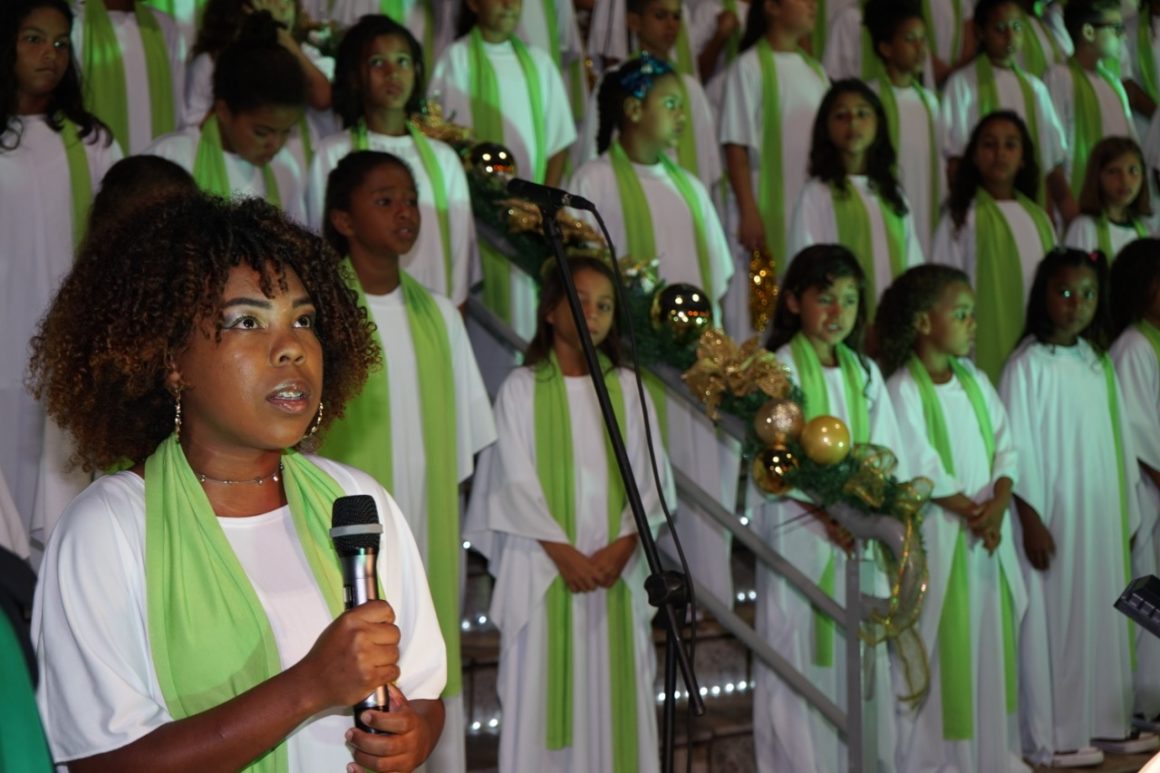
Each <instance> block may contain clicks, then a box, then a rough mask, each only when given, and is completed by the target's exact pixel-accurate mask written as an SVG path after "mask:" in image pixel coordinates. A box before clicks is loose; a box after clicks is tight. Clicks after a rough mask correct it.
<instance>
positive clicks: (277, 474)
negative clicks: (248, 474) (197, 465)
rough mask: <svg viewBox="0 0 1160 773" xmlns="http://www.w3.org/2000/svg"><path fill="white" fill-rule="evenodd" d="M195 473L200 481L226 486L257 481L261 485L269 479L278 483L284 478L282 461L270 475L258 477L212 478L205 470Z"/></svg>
mask: <svg viewBox="0 0 1160 773" xmlns="http://www.w3.org/2000/svg"><path fill="white" fill-rule="evenodd" d="M193 474H194V475H196V476H197V481H198V483H221V484H223V485H226V486H232V485H234V484H235V483H256V484H257V485H259V486H261V485H262V484H263V483H265V482H266V481H268V480H269V481H273V482H274V483H277V482H278V481H280V480H282V463H281V462H278V469H276V470H274V471H273V472H272V473H270V474H269V475H261V476H259V477H257V478H246V479H244V480H227V479H225V478H211V477H210V476H208V475H206V474H205V473H203V472H196V471H195V472H194V473H193Z"/></svg>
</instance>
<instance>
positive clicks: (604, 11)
mask: <svg viewBox="0 0 1160 773" xmlns="http://www.w3.org/2000/svg"><path fill="white" fill-rule="evenodd" d="M629 4H630V0H593V4H592V16H591V21H589V23H588V29H589V35H588V51H589V53H590V54H592V56H593V57H595V58H597V59H598V60H599V66H600V69H607V68H609V67H614V66H615V65H617V64H619V63H621V62H623V61H625V60H627V59H629V58H630V57H631V56H633V54H634V53H636V52H637V51H639V50H640V48H641V45H642V44H641V41H640V39H639V38H638V37H637V34H636V33H635V32H634V31H633V30H631V29H628V28H626V27H625V25H624V24H623V23H621V21H620V20H621V19H623V18H625V14H626V13H627V12H628V6H629ZM678 5H679V10H678V11H677V13H676V16H675V17H673V16H672V15H671V14H666V15H667V16H668V17H669V19H670V20H671V21H674V22H676V37H675V38H674V39H673V42H672V45H671V46H670V47H669V49H668V50H666V51H665V54H664V58H665V59H668V60H670V61H671V62H672V63H673V67H675V68H676V70H677V72H679V73H680V74H681V75H689V76H691V77H693V78H699V77H700V73H699V61H698V59H697V58H696V55H697V52H699V51H700V50H701V48H702V46H703V42H704V41H705V40H706V39H707V38H708V37H709V36H711V35H712V32H711V31H710V30H701V31H700V35H699V36H698V37H697V38H696V39H694V36H693V30H692V29H691V24H692V22H693V19H694V17H693V15H692V13H691V12H690V9H691V8H693V7H695V5H696V4H691V3H687V2H684V0H682V2H680V3H679V4H678ZM697 18H702V17H697Z"/></svg>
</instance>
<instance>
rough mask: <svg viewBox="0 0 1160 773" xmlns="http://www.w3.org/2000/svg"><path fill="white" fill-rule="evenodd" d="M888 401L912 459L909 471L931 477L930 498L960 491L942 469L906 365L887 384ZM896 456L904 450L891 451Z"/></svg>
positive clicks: (918, 396) (953, 480)
mask: <svg viewBox="0 0 1160 773" xmlns="http://www.w3.org/2000/svg"><path fill="white" fill-rule="evenodd" d="M886 389H887V391H888V392H889V393H890V402H891V404H892V405H893V407H894V415H895V418H896V419H897V421H898V430H899V432H900V433H901V434H902V437H904V438H907V439H908V442H907V443H906V446H907V447H906V449H905V450H906V451H907V452H908V454H909V455H910V456H911V457H912V463H911V472H912V473H913V474H914V475H923V476H925V477H927V478H930V480H931V483H933V484H934V490H933V491H932V492H931V496H932V497H935V498H937V497H949V496H951V495H953V494H957V493H959V492H961V491H963V486H962V484H960V483H959V481H958V479H956V478H955V476H954V475H953V474H951V473H949V472H947V470H946V468H945V467H944V466H943V463H942V458H941V457H940V456H939V454H938V450H937V449H936V448H935V447H934V446H933V445H932V444H931V442H930V439H929V437H928V436H927V431H926V419H925V418H924V417H923V410H922V397H921V395H920V394H919V392H918V386H917V385H916V384H915V383H914V379H913V378H912V377H911V376H910V373H909V372H908V371H907V369H906V366H905V365H904V366H903V367H901V368H899V369H898V371H897V372H896V373H894V374H893V375H892V376H891V377H890V380H889V381H887V382H886ZM892 450H894V451H895V454H896V455H897V454H899V453H901V452H902V450H903V449H892Z"/></svg>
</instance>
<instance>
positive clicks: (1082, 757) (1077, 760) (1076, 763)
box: [1051, 746, 1104, 768]
mask: <svg viewBox="0 0 1160 773" xmlns="http://www.w3.org/2000/svg"><path fill="white" fill-rule="evenodd" d="M1103 761H1104V753H1103V752H1102V751H1100V750H1099V749H1097V748H1096V747H1094V746H1085V747H1083V748H1082V749H1076V750H1075V751H1070V752H1056V753H1055V754H1053V755H1052V757H1051V767H1053V768H1093V767H1095V766H1096V765H1100V764H1102V763H1103Z"/></svg>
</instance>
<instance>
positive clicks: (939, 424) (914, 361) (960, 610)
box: [907, 357, 1018, 741]
mask: <svg viewBox="0 0 1160 773" xmlns="http://www.w3.org/2000/svg"><path fill="white" fill-rule="evenodd" d="M950 365H951V371H952V372H953V373H954V376H955V378H957V379H958V380H959V383H960V384H961V385H962V387H963V391H964V392H966V395H967V399H968V400H969V401H970V403H971V410H972V413H974V415H975V421H976V423H977V424H978V426H979V434H980V435H981V436H982V438H983V447H984V449H985V450H986V453H987V460H988V465H990V466H991V467H992V469H993V468H994V467H993V466H994V463H995V431H994V429H993V426H992V424H991V414H990V413H989V412H988V410H987V401H986V398H984V396H983V390H982V389H981V388H980V387H979V382H978V381H977V380H976V379H975V376H974V374H973V373H971V371H970V370H969V369H968V368H967V367H966V366H964V365H963V364H962V363H961V362H959V361H958V360H957V359H955V358H953V357H952V358H951V359H950ZM907 368H908V369H909V370H910V375H911V377H912V378H913V379H914V383H915V384H916V385H917V386H918V394H919V397H920V398H921V399H922V415H923V419H924V421H925V423H926V435H927V438H928V439H929V440H930V442H931V445H933V446H934V448H935V450H936V451H938V455H939V459H940V460H941V461H942V465H943V468H944V469H945V470H946V471H947V473H949V474H951V475H954V474H955V458H954V450H953V446H952V442H951V437H950V433H949V432H948V431H947V424H946V417H945V415H944V412H943V407H942V402H941V401H940V400H939V398H938V394H937V393H936V392H935V388H934V382H933V381H932V380H931V378H930V374H929V373H927V370H926V368H925V367H923V364H922V362H921V361H920V360H919V359H918V358H917V357H911V359H910V362H909V363H907ZM967 561H968V552H967V538H966V534H965V532H964V530H963V529H961V528H960V530H959V536H958V539H957V540H956V541H955V548H954V558H953V559H952V561H951V572H950V575H949V576H948V578H947V590H946V598H945V600H944V601H943V607H942V611H941V613H940V615H939V624H938V645H939V663H940V664H941V666H940V667H939V687H940V692H941V693H942V721H943V738H944V739H946V740H958V741H964V740H970V739H971V738H974V735H975V730H974V716H975V710H974V687H973V685H974V678H973V675H972V665H971V664H972V663H973V658H972V655H971V628H970V612H971V593H970V576H969V574H968V570H967ZM1000 592H1001V593H1002V594H1003V600H1002V601H1003V603H1002V604H1001V607H1002V609H1001V614H1002V615H1003V660H1004V669H1003V672H1004V681H1005V686H1006V693H1007V700H1008V704H1009V705H1010V700H1011V697H1012V696H1013V695H1017V692H1018V680H1017V679H1015V678H1014V677H1015V673H1016V671H1015V661H1016V656H1015V638H1014V631H1015V628H1014V618H1013V614H1014V613H1013V610H1012V608H1011V605H1010V604H1009V603H1007V602H1008V599H1007V596H1008V594H1009V589H1008V586H1007V577H1006V575H1005V574H1004V575H1003V576H1002V588H1001V590H1000ZM1008 616H1011V619H1008Z"/></svg>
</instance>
